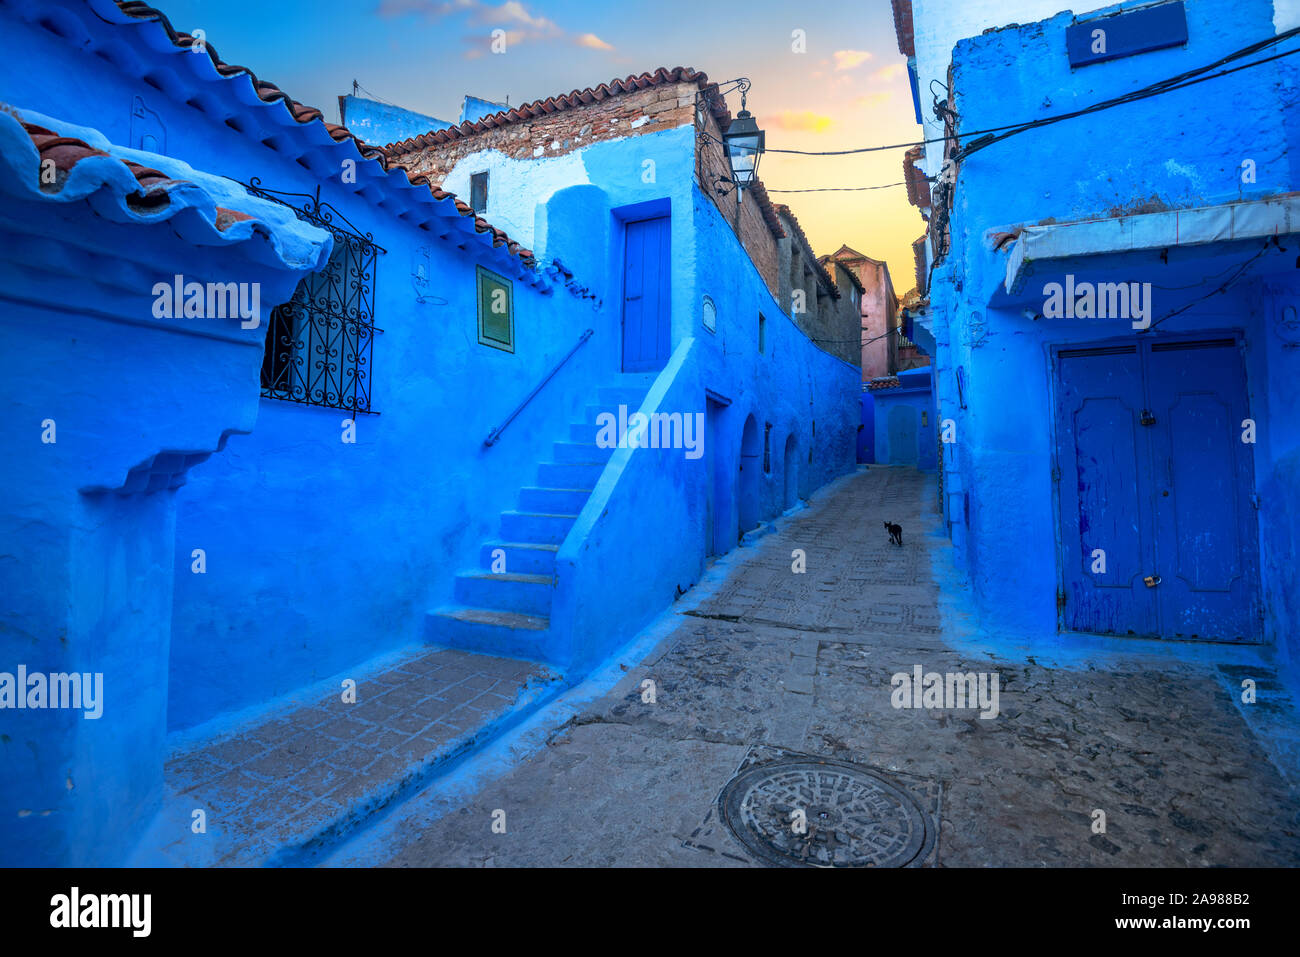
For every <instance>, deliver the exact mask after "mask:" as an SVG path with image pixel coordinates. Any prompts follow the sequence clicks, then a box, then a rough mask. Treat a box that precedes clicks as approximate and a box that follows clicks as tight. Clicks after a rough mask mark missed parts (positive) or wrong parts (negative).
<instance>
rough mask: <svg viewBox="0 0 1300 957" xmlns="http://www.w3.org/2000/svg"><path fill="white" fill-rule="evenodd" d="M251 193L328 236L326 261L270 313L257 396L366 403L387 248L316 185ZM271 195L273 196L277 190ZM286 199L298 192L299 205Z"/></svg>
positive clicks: (348, 405)
mask: <svg viewBox="0 0 1300 957" xmlns="http://www.w3.org/2000/svg"><path fill="white" fill-rule="evenodd" d="M246 188H247V189H248V191H249V192H250V193H253V194H254V195H256V196H259V197H261V198H262V199H269V200H272V201H274V202H277V203H281V204H282V205H285V206H288V207H289V208H290V209H292V210H293V211H294V213H295V214H296V215H297V217H298V218H299V219H301V220H303V221H304V222H308V223H311V224H312V225H313V226H318V227H320V228H321V229H327V230H329V232H330V233H331V234H332V235H333V237H334V249H333V251H332V252H331V253H330V258H329V262H327V263H326V264H325V267H324V268H323V269H321V270H320V271H319V272H315V273H312V274H311V275H309V276H307V277H305V278H304V279H303V280H302V281H301V282H299V283H298V288H297V289H295V290H294V293H293V298H292V299H290V300H289V301H288V302H286V303H282V304H280V305H278V306H276V307H275V308H274V309H272V310H271V316H270V321H269V322H268V323H267V329H266V346H265V352H264V353H263V355H262V395H263V396H265V397H266V398H269V399H282V400H285V401H288V402H300V403H302V404H304V405H319V406H325V407H326V408H331V409H346V410H348V411H349V412H373V411H374V410H373V409H371V408H370V368H371V359H372V356H373V346H374V337H375V335H376V334H377V333H381V332H383V330H382V329H376V328H375V320H374V302H375V261H376V259H377V254H378V253H381V252H387V250H385V249H384V248H383V247H381V246H378V245H376V243H375V241H374V239H373V238H372V237H371V235H370V234H369V233H366V234H365V235H362V234H361V233H358V232H356V231H355V230H354V229H352V228H351V226H352V224H351V223H349V222H348V221H347V219H346V218H345V217H344V216H343V214H342V213H340V212H339V211H338V210H337V209H334V208H333V207H332V206H331V205H330V204H329V203H326V202H322V201H321V198H320V190H319V189H317V191H316V194H315V195H314V196H311V195H307V194H305V193H279V192H278V191H277V190H267V189H264V188H261V187H260V186H259V185H258V181H257V180H256V179H254V180H252V182H251V184H250V185H248V186H247V187H246ZM276 193H278V195H272V194H276ZM281 196H285V197H297V198H298V204H295V203H292V202H287V201H286V200H285V199H281V198H280V197H281Z"/></svg>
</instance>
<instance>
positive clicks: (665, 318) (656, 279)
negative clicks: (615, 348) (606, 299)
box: [623, 216, 672, 372]
mask: <svg viewBox="0 0 1300 957" xmlns="http://www.w3.org/2000/svg"><path fill="white" fill-rule="evenodd" d="M668 227H669V219H668V217H666V216H664V217H660V218H658V219H646V220H641V221H640V222H635V223H628V224H627V241H626V243H625V246H624V253H623V371H624V372H654V371H656V370H658V369H662V368H663V367H664V366H665V365H666V364H667V362H668V351H669V345H670V342H671V335H670V333H671V326H670V322H669V319H670V296H669V289H670V285H669V277H670V275H671V269H672V265H671V263H670V261H669V238H668V237H669V228H668Z"/></svg>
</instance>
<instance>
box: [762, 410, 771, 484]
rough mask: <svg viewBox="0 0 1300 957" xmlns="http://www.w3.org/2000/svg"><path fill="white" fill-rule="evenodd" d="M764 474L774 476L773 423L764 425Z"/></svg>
mask: <svg viewBox="0 0 1300 957" xmlns="http://www.w3.org/2000/svg"><path fill="white" fill-rule="evenodd" d="M763 472H764V473H766V474H767V475H771V474H772V423H771V422H767V423H765V424H764V425H763Z"/></svg>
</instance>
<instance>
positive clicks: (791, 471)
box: [781, 432, 799, 509]
mask: <svg viewBox="0 0 1300 957" xmlns="http://www.w3.org/2000/svg"><path fill="white" fill-rule="evenodd" d="M781 474H782V476H783V477H784V478H785V500H784V501H785V504H784V505H783V507H784V508H786V509H791V508H794V506H795V503H796V502H797V501H799V443H798V442H797V441H795V437H794V433H793V432H791V433H790V434H789V435H788V436H787V437H786V440H785V464H784V465H783V466H782V471H781Z"/></svg>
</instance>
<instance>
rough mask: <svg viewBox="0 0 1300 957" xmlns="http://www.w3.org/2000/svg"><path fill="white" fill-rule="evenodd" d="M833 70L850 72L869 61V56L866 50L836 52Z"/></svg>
mask: <svg viewBox="0 0 1300 957" xmlns="http://www.w3.org/2000/svg"><path fill="white" fill-rule="evenodd" d="M834 57H835V69H837V70H852V69H856V68H857V67H860V66H862V64H864V63H866V62H867V61H868V60H870V59H871V54H870V53H869V52H868V51H866V50H836V51H835V53H834Z"/></svg>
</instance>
